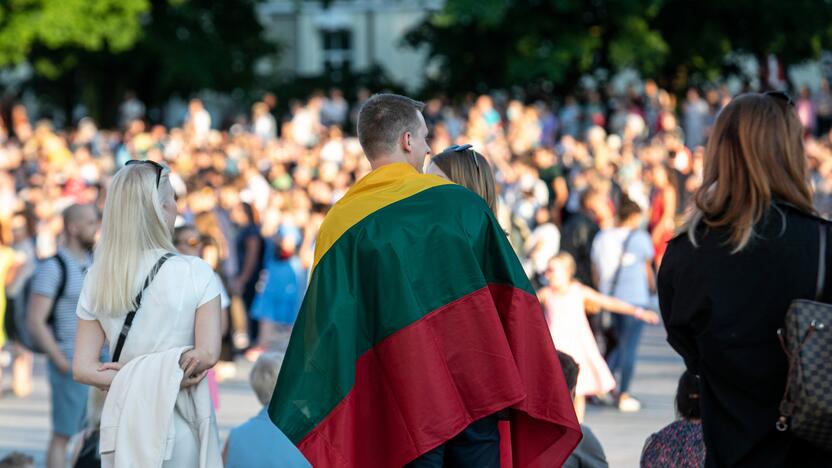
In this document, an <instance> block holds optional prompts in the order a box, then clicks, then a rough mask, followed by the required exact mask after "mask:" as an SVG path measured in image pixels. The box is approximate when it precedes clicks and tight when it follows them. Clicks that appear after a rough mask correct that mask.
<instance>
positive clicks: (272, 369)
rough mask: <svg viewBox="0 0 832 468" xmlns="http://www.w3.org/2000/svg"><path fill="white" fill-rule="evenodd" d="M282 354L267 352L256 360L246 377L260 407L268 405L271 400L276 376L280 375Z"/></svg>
mask: <svg viewBox="0 0 832 468" xmlns="http://www.w3.org/2000/svg"><path fill="white" fill-rule="evenodd" d="M283 356H284V354H283V353H279V352H276V351H268V352H265V353H263V354H261V355H260V357H259V358H257V362H255V363H254V367H253V368H252V369H251V374H249V376H248V380H249V383H250V384H251V388H252V389H253V390H254V393H255V395H257V399H258V400H260V403H261V404H262V405H267V404H269V401H270V400H271V399H272V392H274V386H275V384H276V383H277V375H278V374H279V373H280V366H281V365H282V364H283Z"/></svg>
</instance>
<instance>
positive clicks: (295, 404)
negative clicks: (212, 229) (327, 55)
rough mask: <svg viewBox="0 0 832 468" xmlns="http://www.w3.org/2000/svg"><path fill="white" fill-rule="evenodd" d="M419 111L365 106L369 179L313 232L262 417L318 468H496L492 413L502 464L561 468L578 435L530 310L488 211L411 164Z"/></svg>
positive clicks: (421, 126)
mask: <svg viewBox="0 0 832 468" xmlns="http://www.w3.org/2000/svg"><path fill="white" fill-rule="evenodd" d="M422 108H423V105H422V104H421V103H419V102H417V101H413V100H411V99H409V98H406V97H403V96H397V95H391V94H381V95H376V96H374V97H373V98H371V99H370V100H368V101H367V103H365V105H364V106H363V107H362V109H361V111H360V114H359V119H358V136H359V141H360V143H361V146H362V148H363V150H364V152H365V154H366V155H367V158H368V159H369V160H370V163H371V165H372V167H373V169H374V170H373V171H372V172H371V173H370V174H368V175H367V176H365V177H364V178H363V179H361V180H360V181H358V182H357V183H356V184H355V185H354V186H353V187H352V188H351V189H350V190H349V192H348V193H347V194H346V195H345V196H344V198H343V199H341V200H340V201H339V202H338V203H337V204H336V205H335V206H334V207H333V208H332V210H331V211H330V212H329V214H328V215H327V217H326V219H325V220H324V223H323V225H322V226H321V230H320V233H319V235H318V239H317V243H316V248H315V261H314V266H313V270H312V276H311V280H310V283H309V287H308V290H307V292H306V297H305V298H304V301H303V305H302V306H301V311H300V314H299V316H298V319H297V322H296V324H295V328H294V330H293V332H292V338H291V341H290V343H289V348H288V350H287V352H286V357H285V360H284V362H283V367H282V369H281V372H280V376H279V378H278V381H277V386H276V388H275V392H274V395H273V396H272V400H271V404H270V405H269V415H270V417H271V419H272V421H273V422H274V423H275V424H276V425H277V427H278V428H280V430H282V431H283V432H284V433H285V434H286V436H288V437H289V439H290V440H292V442H294V443H295V444H296V445H297V446H298V447H299V448H300V450H301V451H302V452H303V454H304V455H305V456H306V458H307V459H308V460H309V461H310V462H311V463H312V465H313V466H315V467H361V468H365V467H399V466H405V465H408V464H410V466H414V467H423V466H443V460H444V462H447V463H448V464H449V465H451V464H453V466H471V467H473V466H477V467H481V466H484V467H492V466H499V465H500V461H499V460H500V449H499V447H500V443H499V440H497V439H498V438H499V436H498V435H497V425H498V422H497V419H498V417H497V416H496V415H497V413H500V414H505V415H507V419H508V425H509V426H510V431H509V432H510V436H509V437H510V441H509V440H504V441H503V444H502V445H503V447H504V450H503V454H502V455H503V457H504V459H508V460H510V461H511V463H512V464H513V466H517V467H531V466H541V467H551V466H560V465H561V464H562V463H563V461H564V460H565V459H566V458H567V457H568V456H569V454H570V453H571V452H572V450H573V449H574V447H575V446H576V445H577V444H578V442H579V440H580V438H581V433H580V428H579V425H578V422H577V420H576V417H575V412H574V410H573V408H572V401H571V398H570V395H569V392H568V390H567V388H566V384H565V381H564V377H563V374H562V371H561V368H560V364H559V361H558V358H557V355H556V353H555V349H554V346H553V344H552V339H551V336H550V334H549V330H548V328H547V326H546V323H545V320H544V317H543V313H542V310H541V307H540V304H539V302H538V300H537V297H536V296H535V292H534V290H533V289H532V286H531V284H530V283H529V280H528V278H527V277H526V275H525V273H524V271H523V268H522V266H521V265H520V262H519V261H518V259H517V257H516V255H515V254H514V252H513V250H512V249H511V246H510V245H509V242H508V240H507V238H506V236H505V234H504V232H503V231H502V229H501V228H500V226H499V224H498V223H497V221H496V220H495V218H494V215H493V213H492V212H491V210H490V209H489V208H488V206H487V205H486V204H485V202H484V201H483V200H482V199H481V198H480V197H479V196H477V195H476V194H474V193H472V192H470V191H468V190H467V189H465V188H463V187H461V186H458V185H454V184H451V183H450V182H448V181H446V180H444V179H441V178H438V177H435V176H430V175H423V174H421V173H420V172H419V170H418V169H417V168H421V167H422V164H423V162H424V159H425V157H426V155H427V154H428V152H429V148H428V143H427V134H428V130H427V128H426V126H425V120H424V118H423V116H422V114H421V110H422ZM504 437H505V436H504ZM507 447H510V456H509V454H508V453H506V452H507V451H506V450H505V448H507ZM504 462H505V460H504ZM504 464H505V463H504Z"/></svg>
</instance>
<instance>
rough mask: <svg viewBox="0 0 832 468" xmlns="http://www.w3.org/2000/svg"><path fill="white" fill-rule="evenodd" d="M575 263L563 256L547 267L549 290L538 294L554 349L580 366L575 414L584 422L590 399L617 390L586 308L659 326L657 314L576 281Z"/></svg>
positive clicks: (567, 256)
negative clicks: (588, 399) (593, 308)
mask: <svg viewBox="0 0 832 468" xmlns="http://www.w3.org/2000/svg"><path fill="white" fill-rule="evenodd" d="M574 275H575V261H574V260H573V259H572V256H571V255H569V254H568V253H566V252H561V253H559V254H557V255H555V256H554V257H552V258H551V260H550V261H549V263H548V267H547V269H546V280H547V281H546V283H547V286H546V287H544V288H542V289H540V290H539V291H538V297H540V303H541V304H543V309H544V313H545V316H546V323H547V324H548V325H549V332H550V333H551V334H552V341H553V342H554V343H555V347H556V348H557V349H558V350H560V351H563V352H565V353H567V354H569V355H570V356H572V358H573V359H575V360H576V361H577V362H578V365H579V366H580V368H581V374H580V377H579V378H578V384H577V387H576V394H575V397H574V400H575V412H576V413H577V415H578V420H579V421H582V420H583V416H584V412H585V402H586V397H587V396H601V395H604V394H606V393H607V392H610V391H611V390H613V389H614V388H615V379H614V378H613V376H612V374H611V373H610V370H609V368H608V367H607V363H606V362H605V361H604V358H603V356H601V352H600V351H599V350H598V344H597V343H596V342H595V337H594V336H593V335H592V330H591V329H590V328H589V322H588V321H587V314H586V310H585V304H587V303H590V304H593V305H595V306H596V307H597V308H603V309H605V310H608V311H610V312H614V313H616V314H622V315H624V316H630V317H633V318H634V319H635V320H639V321H642V322H646V323H649V324H657V323H659V316H658V314H656V313H655V312H652V311H649V310H645V309H642V308H641V307H636V306H634V305H631V304H628V303H626V302H623V301H621V300H619V299H616V298H614V297H610V296H605V295H603V294H601V293H599V292H598V291H596V290H594V289H592V288H590V287H589V286H585V285H583V284H581V283H580V282H578V281H576V280H575V279H574Z"/></svg>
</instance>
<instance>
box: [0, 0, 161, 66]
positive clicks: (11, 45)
mask: <svg viewBox="0 0 832 468" xmlns="http://www.w3.org/2000/svg"><path fill="white" fill-rule="evenodd" d="M149 8H150V4H149V2H148V0H8V1H6V2H3V3H0V67H3V66H8V65H15V64H18V63H21V62H23V61H25V60H27V59H28V58H29V56H30V54H31V53H32V52H33V50H35V49H36V48H38V47H43V48H46V49H53V50H54V49H61V48H74V49H78V50H84V51H91V52H95V51H104V50H106V51H109V52H113V53H118V52H123V51H125V50H128V49H129V48H130V47H132V46H133V44H134V43H135V42H136V40H137V39H138V38H139V36H140V34H141V24H140V19H141V17H142V15H144V14H145V13H146V12H147V11H148V9H149ZM34 65H35V66H36V67H37V70H38V72H39V73H42V74H43V75H45V76H49V77H52V78H55V77H57V76H58V75H60V73H61V72H62V71H63V67H62V66H61V64H60V63H54V62H50V61H49V60H45V59H41V60H40V62H37V63H35V64H34Z"/></svg>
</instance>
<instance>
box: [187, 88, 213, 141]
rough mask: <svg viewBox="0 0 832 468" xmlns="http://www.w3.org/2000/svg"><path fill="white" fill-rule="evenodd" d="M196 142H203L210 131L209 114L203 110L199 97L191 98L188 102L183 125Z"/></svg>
mask: <svg viewBox="0 0 832 468" xmlns="http://www.w3.org/2000/svg"><path fill="white" fill-rule="evenodd" d="M183 127H184V128H185V131H187V132H188V133H189V134H190V135H191V136H192V137H193V139H194V141H195V142H196V143H197V144H203V143H204V142H205V139H206V138H207V137H208V132H210V131H211V114H209V113H208V111H207V110H205V105H204V104H203V103H202V100H200V99H191V102H190V103H189V104H188V115H186V116H185V123H184V125H183Z"/></svg>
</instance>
